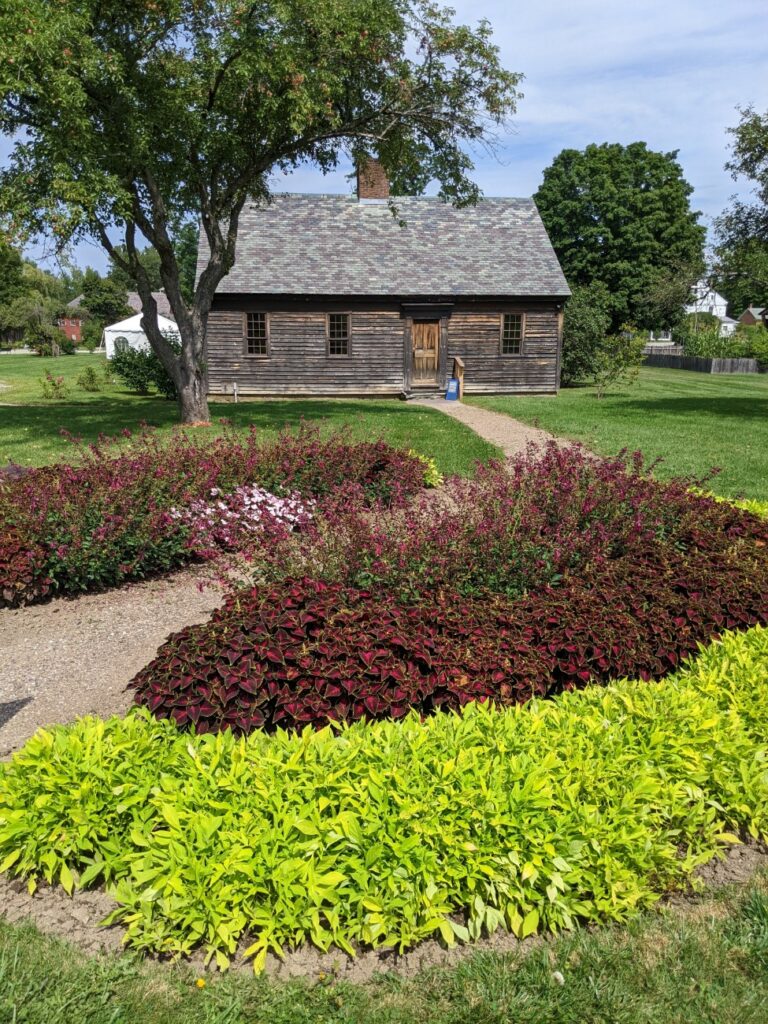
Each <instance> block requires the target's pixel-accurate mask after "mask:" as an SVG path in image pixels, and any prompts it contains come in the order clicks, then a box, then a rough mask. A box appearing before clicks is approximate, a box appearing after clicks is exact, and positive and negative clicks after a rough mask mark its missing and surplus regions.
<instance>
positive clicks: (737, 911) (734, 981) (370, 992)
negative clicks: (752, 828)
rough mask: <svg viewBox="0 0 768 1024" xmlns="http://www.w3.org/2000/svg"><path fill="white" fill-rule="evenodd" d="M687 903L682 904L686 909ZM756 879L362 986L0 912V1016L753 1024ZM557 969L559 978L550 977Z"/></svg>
mask: <svg viewBox="0 0 768 1024" xmlns="http://www.w3.org/2000/svg"><path fill="white" fill-rule="evenodd" d="M691 910H692V911H693V912H691ZM767 965H768V883H766V880H765V879H761V878H760V877H758V878H756V879H754V880H753V882H752V884H751V885H750V887H749V888H748V889H746V890H740V891H727V892H722V891H721V892H719V893H718V894H717V895H716V896H715V897H709V898H708V899H703V900H701V902H699V903H697V905H696V906H695V907H693V908H687V909H686V910H683V911H680V910H674V909H669V910H666V911H664V912H662V913H649V914H641V915H638V916H637V917H636V918H633V920H632V921H631V922H629V923H628V924H627V925H626V926H622V927H619V926H609V927H604V928H590V929H580V930H578V931H576V932H574V933H572V934H568V935H564V936H561V937H560V938H558V939H556V940H553V941H552V942H550V943H547V944H546V945H544V944H542V945H539V946H538V947H535V948H533V949H530V950H521V951H519V952H516V953H512V954H505V955H499V954H497V953H489V952H482V953H481V952H476V953H475V954H474V955H472V956H470V957H468V958H467V959H466V960H464V961H463V962H462V963H460V964H459V965H458V966H457V967H454V968H452V969H446V968H442V969H433V970H429V971H424V972H422V973H420V974H418V975H416V977H414V978H411V979H408V980H403V979H400V978H396V977H393V976H392V975H386V976H380V977H379V978H378V979H375V980H373V981H372V982H371V983H370V984H368V985H365V986H358V985H350V984H348V983H337V982H336V981H335V979H334V978H333V977H332V976H327V977H326V978H324V979H319V978H318V977H314V978H308V979H306V980H300V981H291V982H288V983H287V984H286V983H281V982H277V981H269V980H268V979H266V978H264V977H260V978H254V977H252V976H249V975H248V974H247V973H243V972H239V971H238V972H229V973H227V974H223V975H213V974H211V973H208V972H206V973H205V975H204V977H203V980H204V981H205V985H204V987H198V984H197V982H198V980H199V979H200V974H199V972H194V971H193V970H191V969H190V968H189V967H188V966H186V965H185V964H176V965H169V964H157V963H154V962H152V961H144V962H142V961H139V960H137V959H135V958H132V957H126V956H120V957H88V956H85V955H84V954H83V953H81V952H80V951H79V950H78V949H75V948H74V947H73V946H71V945H69V944H68V943H66V942H61V941H58V940H55V939H50V938H45V937H43V936H42V935H40V934H39V933H38V932H36V931H35V930H34V929H33V928H31V927H29V926H24V927H14V926H12V925H8V924H5V923H4V922H2V921H0V1020H2V1021H18V1022H19V1024H22V1022H23V1024H58V1022H59V1021H72V1022H73V1024H80V1022H81V1021H83V1022H86V1021H87V1022H88V1024H179V1022H182V1021H183V1022H184V1024H267V1022H268V1024H310V1022H311V1024H414V1022H416V1021H418V1022H419V1024H509V1022H512V1021H514V1024H545V1022H546V1024H576V1022H585V1024H586V1022H590V1024H607V1022H611V1024H619V1022H620V1024H682V1022H684V1024H713V1022H715V1021H717V1022H727V1021H732V1022H733V1024H764V1022H765V1007H766V1005H768V971H766V966H767ZM556 972H558V973H559V975H560V977H561V978H562V981H563V983H562V984H560V983H559V979H558V978H557V977H556Z"/></svg>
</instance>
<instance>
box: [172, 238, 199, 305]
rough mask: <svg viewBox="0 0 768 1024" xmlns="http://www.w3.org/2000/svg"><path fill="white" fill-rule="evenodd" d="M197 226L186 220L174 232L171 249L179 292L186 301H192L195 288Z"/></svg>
mask: <svg viewBox="0 0 768 1024" xmlns="http://www.w3.org/2000/svg"><path fill="white" fill-rule="evenodd" d="M197 240H198V228H197V224H195V223H194V222H193V221H187V223H186V224H184V225H182V227H181V228H179V230H178V231H177V232H176V235H175V236H174V239H173V249H174V252H175V253H176V262H177V263H178V265H179V284H180V286H181V294H182V295H183V296H184V298H185V299H186V301H187V302H191V301H192V295H193V294H194V290H195V270H196V268H197Z"/></svg>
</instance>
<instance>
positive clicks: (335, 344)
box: [328, 313, 350, 356]
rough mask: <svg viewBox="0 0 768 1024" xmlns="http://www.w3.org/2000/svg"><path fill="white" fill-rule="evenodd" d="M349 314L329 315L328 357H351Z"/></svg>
mask: <svg viewBox="0 0 768 1024" xmlns="http://www.w3.org/2000/svg"><path fill="white" fill-rule="evenodd" d="M349 333H350V330H349V313H329V314H328V355H329V356H348V355H349Z"/></svg>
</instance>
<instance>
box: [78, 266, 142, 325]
mask: <svg viewBox="0 0 768 1024" xmlns="http://www.w3.org/2000/svg"><path fill="white" fill-rule="evenodd" d="M82 289H83V302H82V304H83V306H85V308H86V309H87V311H88V312H89V313H90V314H91V316H92V317H94V319H96V320H98V321H99V322H100V323H101V326H102V328H103V327H105V326H106V325H107V324H113V323H117V322H118V321H120V320H124V319H125V318H126V317H129V316H133V310H132V309H131V307H130V306H129V305H128V303H127V302H126V289H125V288H124V287H123V286H122V284H120V283H118V282H117V281H114V280H113V279H112V278H111V277H102V276H101V275H100V274H99V273H98V271H96V270H93V269H92V268H91V267H88V269H87V270H86V272H85V274H84V275H83V282H82Z"/></svg>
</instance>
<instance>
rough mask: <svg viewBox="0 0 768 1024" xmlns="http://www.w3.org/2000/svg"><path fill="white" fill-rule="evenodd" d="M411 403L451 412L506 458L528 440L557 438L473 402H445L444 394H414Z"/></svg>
mask: <svg viewBox="0 0 768 1024" xmlns="http://www.w3.org/2000/svg"><path fill="white" fill-rule="evenodd" d="M411 404H413V405H423V406H424V407H425V408H427V409H437V411H438V412H443V413H445V414H446V416H452V417H453V419H455V420H459V422H460V423H464V424H465V425H466V426H468V427H469V428H470V429H471V430H474V431H475V433H476V434H479V435H480V437H482V438H483V440H485V441H489V442H490V443H491V444H495V445H496V446H497V447H498V448H501V450H502V451H503V452H504V454H505V455H506V456H507V458H510V457H512V456H514V455H519V454H520V453H521V452H524V451H525V449H526V447H527V446H528V445H529V444H531V443H533V444H546V443H547V442H548V441H556V440H558V438H555V437H554V436H553V435H552V434H548V433H547V431H546V430H539V429H538V427H529V426H527V424H525V423H521V422H520V420H515V419H513V418H512V417H511V416H505V415H504V414H503V413H500V412H491V411H490V410H489V409H480V408H478V407H477V406H474V405H464V403H463V402H446V400H445V399H444V398H417V399H415V400H414V401H413V402H412V403H411ZM563 443H567V442H563Z"/></svg>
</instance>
